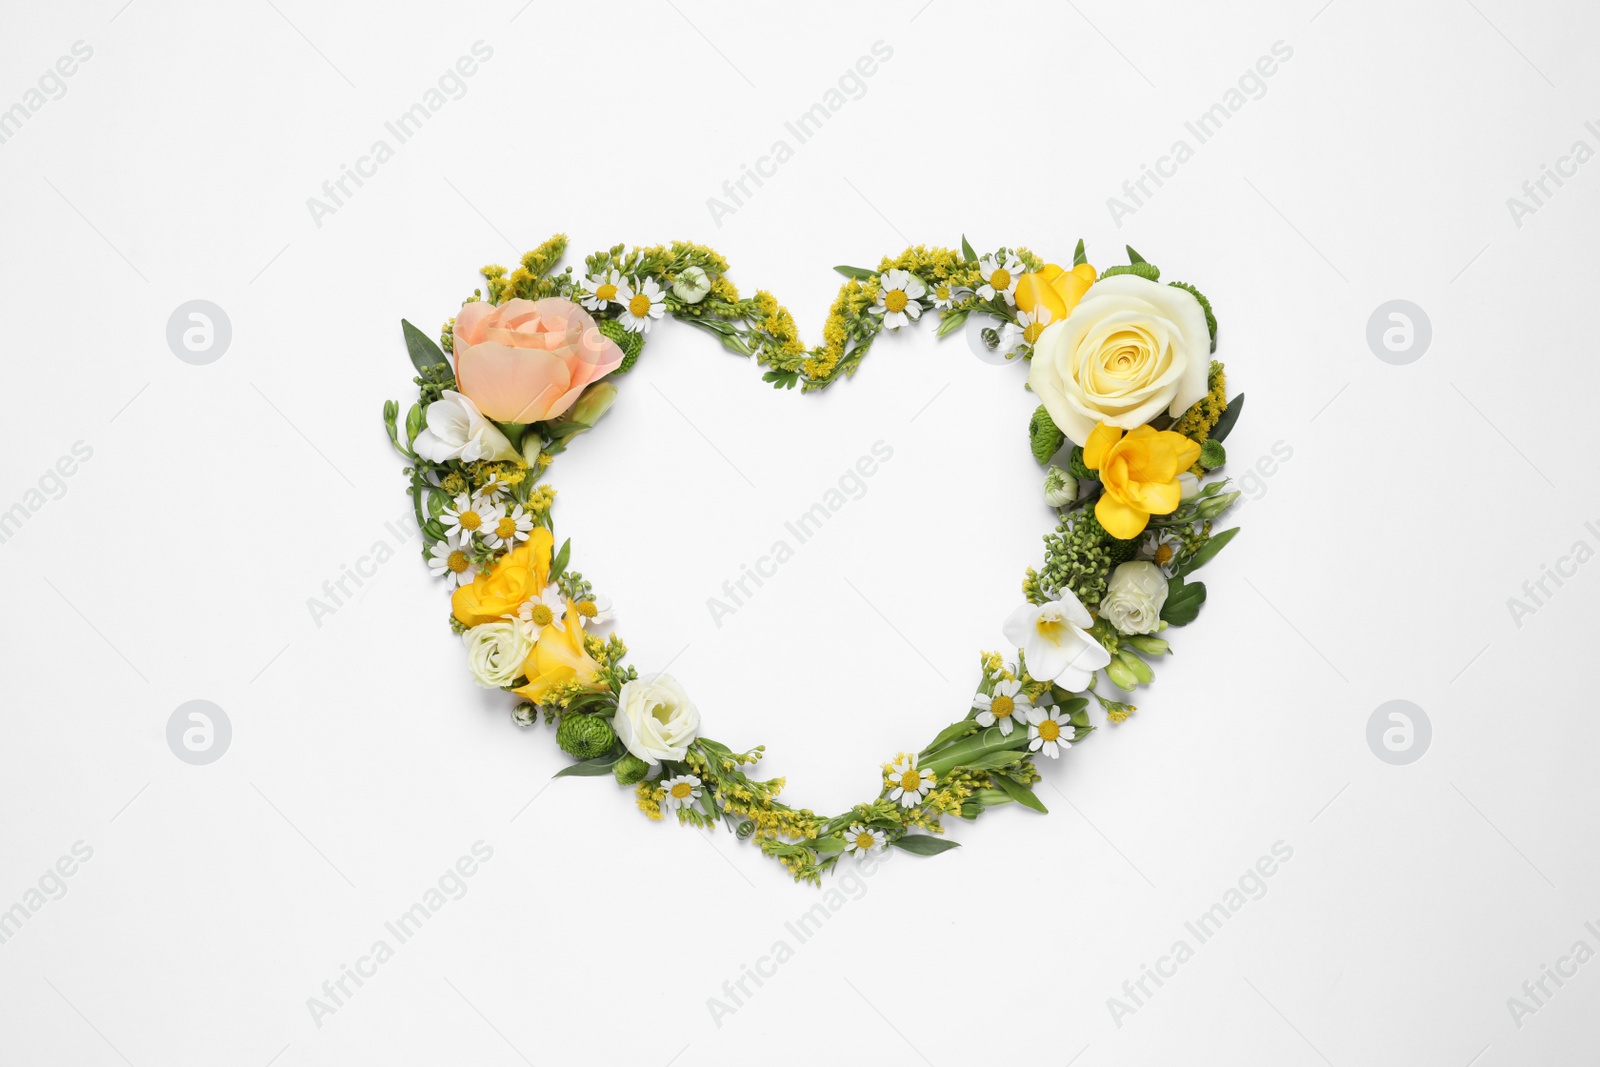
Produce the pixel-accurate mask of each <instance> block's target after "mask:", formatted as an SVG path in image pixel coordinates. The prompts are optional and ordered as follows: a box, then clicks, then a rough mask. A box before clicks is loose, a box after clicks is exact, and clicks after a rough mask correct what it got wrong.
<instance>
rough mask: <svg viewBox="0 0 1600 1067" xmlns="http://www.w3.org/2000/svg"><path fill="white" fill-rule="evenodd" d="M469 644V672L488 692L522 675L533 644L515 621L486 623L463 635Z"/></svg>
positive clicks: (506, 684) (502, 687) (505, 685)
mask: <svg viewBox="0 0 1600 1067" xmlns="http://www.w3.org/2000/svg"><path fill="white" fill-rule="evenodd" d="M461 639H462V640H463V641H465V642H466V644H467V669H468V670H470V671H471V672H472V680H473V681H475V682H477V683H478V684H479V685H481V686H483V687H484V688H485V689H504V688H506V687H507V686H509V685H510V684H511V683H512V682H515V681H516V680H517V678H518V676H519V675H521V674H522V672H523V664H524V663H525V662H526V661H527V659H528V653H529V652H530V651H532V650H533V642H532V641H530V640H528V635H527V633H526V632H525V631H524V630H523V629H522V627H521V626H518V625H517V624H516V623H514V622H486V623H482V624H481V625H478V626H474V627H472V628H471V629H470V630H468V631H467V632H466V633H464V634H462V635H461Z"/></svg>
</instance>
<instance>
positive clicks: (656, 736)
mask: <svg viewBox="0 0 1600 1067" xmlns="http://www.w3.org/2000/svg"><path fill="white" fill-rule="evenodd" d="M611 725H612V726H613V727H614V728H615V729H616V731H617V737H618V738H620V739H621V741H622V744H623V746H624V747H626V748H627V750H628V751H629V752H632V753H633V754H634V755H635V756H638V757H639V758H640V759H642V760H644V761H645V762H646V763H649V764H651V765H652V766H653V765H655V764H657V763H660V762H661V761H662V760H681V759H683V757H684V755H685V754H687V753H688V751H689V742H691V741H693V740H694V739H695V738H696V737H698V736H699V734H700V712H699V711H698V710H697V709H696V708H695V706H694V703H693V702H692V701H690V699H689V694H688V693H685V692H684V691H683V686H681V685H679V684H678V683H677V681H676V680H674V679H673V677H672V676H671V675H670V674H646V675H641V676H640V677H638V678H636V679H634V680H633V681H631V682H629V683H627V684H626V685H624V686H623V687H622V692H620V693H618V694H617V714H616V716H615V717H614V718H613V719H612V720H611Z"/></svg>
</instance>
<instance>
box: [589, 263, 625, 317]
mask: <svg viewBox="0 0 1600 1067" xmlns="http://www.w3.org/2000/svg"><path fill="white" fill-rule="evenodd" d="M588 282H589V292H588V294H587V295H585V296H584V298H583V306H584V307H586V308H588V309H589V310H590V311H604V310H605V309H606V308H608V307H610V306H611V305H612V304H614V303H620V302H621V296H620V294H621V292H622V272H621V271H615V270H611V271H605V270H603V271H601V272H600V273H599V274H596V275H595V276H594V277H592V278H589V279H588Z"/></svg>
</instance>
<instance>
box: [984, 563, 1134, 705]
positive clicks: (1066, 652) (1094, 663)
mask: <svg viewBox="0 0 1600 1067" xmlns="http://www.w3.org/2000/svg"><path fill="white" fill-rule="evenodd" d="M1093 625H1094V619H1093V618H1092V617H1091V616H1090V615H1089V609H1088V608H1085V607H1084V606H1083V604H1082V602H1080V601H1079V600H1078V598H1077V597H1076V596H1074V595H1073V593H1072V590H1070V589H1063V590H1061V593H1060V594H1059V599H1057V600H1052V601H1050V602H1048V603H1045V604H1024V605H1022V607H1020V608H1018V609H1017V610H1016V611H1013V612H1012V613H1011V616H1010V618H1008V619H1006V622H1005V626H1004V627H1003V630H1004V633H1005V635H1006V640H1007V641H1010V642H1011V643H1012V644H1013V645H1015V646H1016V647H1017V648H1020V649H1021V650H1022V654H1023V656H1024V657H1026V660H1027V667H1028V675H1029V677H1032V678H1037V679H1038V680H1039V681H1041V682H1055V683H1056V684H1057V685H1059V686H1061V688H1063V689H1069V690H1071V691H1073V692H1079V691H1081V690H1083V689H1086V688H1088V685H1089V682H1090V680H1091V679H1092V678H1094V672H1095V671H1097V670H1099V669H1100V668H1102V667H1104V666H1105V665H1106V664H1108V663H1110V662H1111V653H1109V652H1107V651H1106V650H1105V648H1104V647H1102V646H1101V644H1100V642H1098V641H1096V640H1095V639H1094V638H1093V637H1090V636H1089V634H1088V629H1089V627H1091V626H1093Z"/></svg>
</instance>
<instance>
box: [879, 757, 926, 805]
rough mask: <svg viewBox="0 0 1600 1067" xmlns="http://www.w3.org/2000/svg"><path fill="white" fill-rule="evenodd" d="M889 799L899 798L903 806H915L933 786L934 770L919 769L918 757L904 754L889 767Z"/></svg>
mask: <svg viewBox="0 0 1600 1067" xmlns="http://www.w3.org/2000/svg"><path fill="white" fill-rule="evenodd" d="M889 785H890V789H889V799H890V800H898V801H899V802H900V806H901V807H902V808H914V807H916V806H917V805H918V804H920V803H921V802H922V798H923V797H925V796H927V795H928V790H930V789H932V788H933V772H932V771H923V770H918V769H917V757H915V756H904V755H902V756H901V757H900V761H899V762H898V763H896V764H895V765H894V766H893V767H890V768H889Z"/></svg>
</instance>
